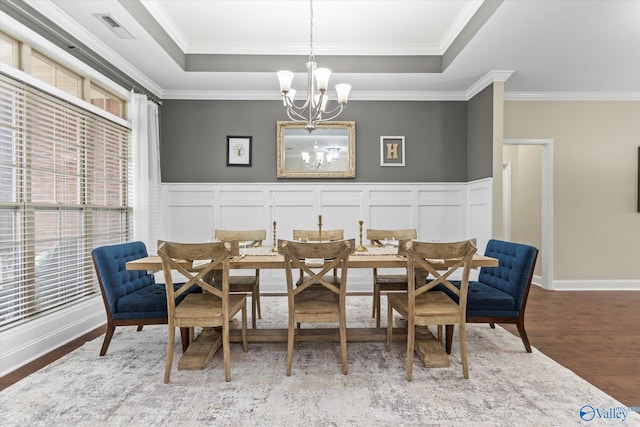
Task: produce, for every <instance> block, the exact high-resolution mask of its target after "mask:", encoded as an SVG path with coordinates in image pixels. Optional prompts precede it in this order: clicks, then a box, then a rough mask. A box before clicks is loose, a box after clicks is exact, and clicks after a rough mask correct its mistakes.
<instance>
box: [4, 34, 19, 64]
mask: <svg viewBox="0 0 640 427" xmlns="http://www.w3.org/2000/svg"><path fill="white" fill-rule="evenodd" d="M0 62H4V63H5V64H9V65H11V66H12V67H17V66H18V42H17V41H16V40H15V39H12V38H11V37H9V36H7V35H6V34H2V33H0Z"/></svg>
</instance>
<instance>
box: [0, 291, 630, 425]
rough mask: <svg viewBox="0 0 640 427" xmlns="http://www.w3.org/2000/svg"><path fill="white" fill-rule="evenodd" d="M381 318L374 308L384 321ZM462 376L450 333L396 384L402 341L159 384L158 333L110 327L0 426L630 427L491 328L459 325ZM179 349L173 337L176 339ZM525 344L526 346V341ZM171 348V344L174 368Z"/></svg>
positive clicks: (268, 318) (299, 347) (301, 347)
mask: <svg viewBox="0 0 640 427" xmlns="http://www.w3.org/2000/svg"><path fill="white" fill-rule="evenodd" d="M262 306H263V319H262V320H260V321H259V322H258V325H259V327H285V325H286V319H285V315H284V314H285V313H286V311H285V310H286V301H285V299H284V298H275V297H273V298H271V297H263V299H262ZM370 310H371V297H353V296H350V297H348V314H347V317H348V319H350V320H349V326H372V322H373V320H372V319H371V318H370ZM384 312H385V310H384V308H383V313H384ZM468 341H469V344H468V347H469V364H470V378H469V379H468V380H465V379H463V377H462V368H461V365H460V358H459V353H458V347H457V343H458V341H457V336H456V337H455V338H454V347H453V351H452V357H451V366H450V367H448V368H425V367H424V366H422V364H421V362H419V361H418V359H417V358H416V360H415V366H414V369H413V381H412V382H411V383H408V382H407V381H406V379H405V360H406V354H405V353H406V352H405V345H404V343H401V342H396V343H394V345H393V348H392V350H391V351H390V352H386V351H385V348H384V344H383V343H349V344H348V354H349V374H348V375H346V376H343V375H342V374H340V362H339V347H338V344H337V343H298V344H296V352H295V356H294V363H293V372H292V375H291V376H290V377H287V376H285V360H286V344H284V343H279V344H250V345H249V352H248V353H244V352H242V349H241V346H240V344H234V345H233V346H232V349H231V356H232V362H231V375H232V381H231V382H229V383H226V382H225V381H224V370H223V364H222V358H221V355H220V354H219V353H218V354H216V355H214V358H213V360H212V361H211V362H210V363H209V365H208V366H207V368H206V369H205V370H203V371H178V370H174V371H173V372H172V376H171V383H170V384H168V385H165V384H163V371H164V361H165V345H166V344H165V343H166V327H165V326H145V328H144V329H143V331H141V332H136V330H135V327H131V328H118V329H116V334H115V336H114V338H113V341H112V343H111V346H110V348H109V351H108V353H107V355H106V356H104V357H99V356H98V352H99V350H100V346H101V344H102V337H100V338H98V339H96V340H94V341H92V342H89V343H87V344H85V345H84V346H83V347H81V348H79V349H78V350H76V351H74V352H73V353H70V354H69V355H67V356H65V357H63V358H62V359H60V360H58V361H56V362H54V363H53V364H51V365H49V366H47V367H46V368H44V369H42V370H41V371H38V372H36V373H34V374H32V375H30V376H29V377H27V378H25V379H24V380H22V381H20V382H19V383H17V384H15V385H13V386H11V387H9V388H7V389H6V390H4V391H2V392H0V425H2V426H4V427H8V426H20V427H27V426H29V427H30V426H303V425H304V426H425V425H438V426H441V425H443V426H458V425H473V426H516V425H518V426H547V425H554V426H556V425H557V426H570V425H598V426H599V425H611V426H640V415H639V414H638V413H636V412H630V411H629V408H626V407H624V406H623V405H622V404H621V403H619V402H617V401H616V400H615V399H613V398H612V397H610V396H608V395H607V394H605V393H604V392H602V391H601V390H599V389H597V388H595V387H593V386H592V385H590V384H589V383H587V382H586V381H584V380H583V379H581V378H580V377H578V376H576V375H575V374H573V373H572V372H571V371H569V370H568V369H565V368H563V367H562V366H560V365H558V364H557V363H556V362H554V361H553V360H551V359H549V358H548V357H546V356H544V355H543V354H542V353H540V352H538V351H537V350H535V349H534V351H533V353H532V354H528V353H526V352H525V351H524V347H523V345H522V343H521V341H520V339H519V338H517V337H514V336H513V335H511V334H510V333H509V332H507V331H505V330H504V329H501V328H499V327H498V328H496V329H495V330H493V329H490V328H489V326H488V325H469V327H468ZM176 342H177V343H179V339H178V340H176ZM533 344H535V343H533ZM179 355H180V354H179V349H178V348H177V347H176V357H175V358H174V361H175V362H174V363H176V364H177V359H178V357H179Z"/></svg>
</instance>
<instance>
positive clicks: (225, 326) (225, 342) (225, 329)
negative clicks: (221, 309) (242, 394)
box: [222, 312, 246, 382]
mask: <svg viewBox="0 0 640 427" xmlns="http://www.w3.org/2000/svg"><path fill="white" fill-rule="evenodd" d="M226 317H227V318H226V319H224V320H223V321H222V360H223V363H224V379H225V381H227V382H229V381H231V349H230V348H229V321H230V320H231V319H229V318H228V317H229V316H226ZM245 320H246V312H245Z"/></svg>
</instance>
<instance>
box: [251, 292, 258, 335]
mask: <svg viewBox="0 0 640 427" xmlns="http://www.w3.org/2000/svg"><path fill="white" fill-rule="evenodd" d="M257 317H258V303H257V297H256V291H255V289H254V290H253V291H252V292H251V327H252V328H253V329H255V328H256V322H257Z"/></svg>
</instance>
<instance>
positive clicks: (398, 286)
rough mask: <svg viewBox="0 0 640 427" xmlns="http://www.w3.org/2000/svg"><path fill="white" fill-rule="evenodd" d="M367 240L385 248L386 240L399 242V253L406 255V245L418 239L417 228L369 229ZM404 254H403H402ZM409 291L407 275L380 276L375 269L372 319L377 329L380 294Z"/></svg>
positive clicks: (373, 244)
mask: <svg viewBox="0 0 640 427" xmlns="http://www.w3.org/2000/svg"><path fill="white" fill-rule="evenodd" d="M366 235H367V239H369V242H370V244H371V245H372V246H380V247H382V246H384V242H385V241H386V240H389V239H390V240H397V241H398V253H399V254H400V255H403V254H404V251H405V247H406V243H407V242H408V241H411V240H413V239H416V238H417V237H418V233H417V231H416V229H415V228H407V229H401V230H382V229H371V228H370V229H367V234H366ZM401 252H402V253H401ZM406 290H407V275H406V274H378V269H377V268H374V269H373V310H372V314H371V317H373V318H375V319H376V327H377V328H379V327H380V317H381V315H380V294H381V293H382V292H385V293H386V292H398V291H406Z"/></svg>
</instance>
